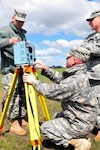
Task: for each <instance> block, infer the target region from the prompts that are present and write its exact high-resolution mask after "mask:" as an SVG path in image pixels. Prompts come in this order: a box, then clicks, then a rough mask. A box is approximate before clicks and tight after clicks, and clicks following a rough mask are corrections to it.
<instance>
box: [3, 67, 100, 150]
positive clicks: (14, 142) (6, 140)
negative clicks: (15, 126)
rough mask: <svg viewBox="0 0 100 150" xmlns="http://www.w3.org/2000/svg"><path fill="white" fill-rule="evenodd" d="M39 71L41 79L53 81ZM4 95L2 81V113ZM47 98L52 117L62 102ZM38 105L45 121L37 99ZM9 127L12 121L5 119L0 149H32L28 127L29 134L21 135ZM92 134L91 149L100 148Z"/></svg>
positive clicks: (41, 116)
mask: <svg viewBox="0 0 100 150" xmlns="http://www.w3.org/2000/svg"><path fill="white" fill-rule="evenodd" d="M56 70H58V71H62V70H65V68H61V69H56ZM37 72H38V77H39V79H40V80H42V81H44V82H47V83H51V82H50V81H49V80H48V78H46V77H43V76H41V75H40V71H39V70H37ZM0 81H1V75H0ZM3 96H4V92H3V87H2V84H1V82H0V114H1V113H2V111H1V102H2V98H3ZM45 100H46V104H47V107H48V111H49V114H50V117H51V118H52V116H53V114H54V113H55V112H56V111H59V110H60V109H61V107H60V103H58V102H56V101H52V100H49V99H45ZM37 106H38V107H37V108H38V117H39V121H40V122H43V121H44V118H43V115H42V111H41V107H40V104H39V102H38V100H37ZM9 128H10V123H9V122H8V121H7V120H6V119H5V121H4V127H3V131H2V132H1V133H0V150H31V149H32V147H31V144H30V134H29V131H28V129H27V131H28V134H27V135H26V136H22V137H21V136H16V135H14V134H11V133H10V132H7V130H9ZM5 131H6V132H5ZM92 136H93V135H91V136H90V137H91V138H92V147H91V150H100V142H94V141H93V137H92ZM55 149H56V150H58V149H57V148H46V147H44V148H42V150H55ZM59 150H63V149H59Z"/></svg>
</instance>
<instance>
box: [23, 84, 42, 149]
mask: <svg viewBox="0 0 100 150" xmlns="http://www.w3.org/2000/svg"><path fill="white" fill-rule="evenodd" d="M24 85H25V94H26V104H27V113H28V122H29V131H30V142H31V145H32V147H33V150H35V149H36V148H38V150H40V146H41V135H40V129H39V120H38V112H37V104H36V95H35V90H34V88H33V86H31V85H28V84H27V83H24Z"/></svg>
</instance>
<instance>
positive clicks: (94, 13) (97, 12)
mask: <svg viewBox="0 0 100 150" xmlns="http://www.w3.org/2000/svg"><path fill="white" fill-rule="evenodd" d="M97 16H100V10H99V11H95V12H93V13H91V15H90V17H89V18H87V19H86V21H90V20H92V19H93V18H95V17H97Z"/></svg>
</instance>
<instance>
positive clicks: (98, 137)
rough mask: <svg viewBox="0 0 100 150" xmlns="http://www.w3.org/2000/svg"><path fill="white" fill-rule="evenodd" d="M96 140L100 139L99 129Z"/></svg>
mask: <svg viewBox="0 0 100 150" xmlns="http://www.w3.org/2000/svg"><path fill="white" fill-rule="evenodd" d="M94 140H95V141H100V131H98V133H97V135H96V136H95V137H94Z"/></svg>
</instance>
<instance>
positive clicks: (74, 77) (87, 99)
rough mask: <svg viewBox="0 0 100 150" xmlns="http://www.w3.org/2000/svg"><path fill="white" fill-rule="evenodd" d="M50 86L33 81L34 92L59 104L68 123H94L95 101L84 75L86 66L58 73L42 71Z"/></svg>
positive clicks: (78, 66) (49, 70)
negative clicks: (49, 81) (78, 121)
mask: <svg viewBox="0 0 100 150" xmlns="http://www.w3.org/2000/svg"><path fill="white" fill-rule="evenodd" d="M42 74H43V75H45V76H46V77H48V78H49V79H50V80H51V81H53V83H52V84H47V83H43V82H41V81H39V80H34V81H33V85H34V86H35V88H36V90H37V91H38V92H40V93H41V94H42V95H44V96H45V97H47V98H49V99H51V100H56V101H59V102H61V105H62V110H63V114H64V116H65V118H67V119H69V121H70V122H72V121H73V120H81V121H83V122H86V123H91V120H92V122H93V120H94V123H95V120H96V109H95V103H96V101H95V99H94V97H93V95H91V94H90V84H89V81H88V78H87V75H86V65H85V64H81V65H77V66H74V67H71V68H70V69H68V70H66V71H64V72H62V73H59V72H56V71H54V70H53V69H51V68H48V69H47V70H46V71H42Z"/></svg>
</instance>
